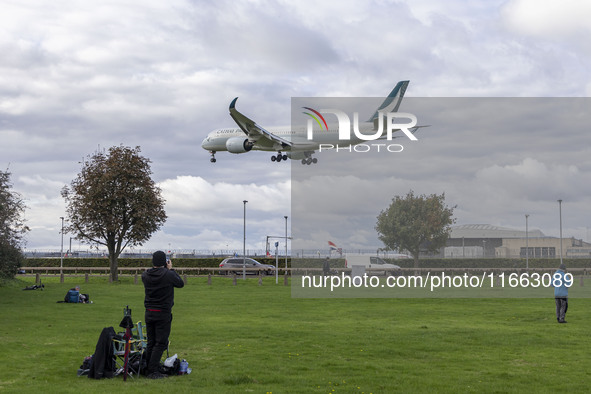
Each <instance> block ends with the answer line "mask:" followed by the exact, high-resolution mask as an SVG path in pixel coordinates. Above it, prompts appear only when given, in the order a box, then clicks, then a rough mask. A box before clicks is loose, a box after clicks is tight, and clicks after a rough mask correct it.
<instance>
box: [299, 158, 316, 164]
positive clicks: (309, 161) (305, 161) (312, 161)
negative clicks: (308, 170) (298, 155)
mask: <svg viewBox="0 0 591 394" xmlns="http://www.w3.org/2000/svg"><path fill="white" fill-rule="evenodd" d="M316 163H318V159H317V158H315V157H314V158H312V157H308V158H305V159H302V164H303V165H310V164H316Z"/></svg>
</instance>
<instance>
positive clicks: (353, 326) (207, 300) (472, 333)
mask: <svg viewBox="0 0 591 394" xmlns="http://www.w3.org/2000/svg"><path fill="white" fill-rule="evenodd" d="M33 282H34V279H32V278H27V279H24V280H23V279H21V280H17V281H15V282H12V283H9V284H5V285H3V286H2V287H0V316H1V319H2V320H1V325H0V340H1V343H2V345H3V349H2V355H1V356H0V392H2V393H4V392H6V393H12V392H19V393H22V392H39V391H42V392H59V393H68V392H72V393H74V392H76V393H103V392H118V393H126V392H142V393H149V392H161V391H163V390H166V391H169V392H171V393H172V392H175V393H176V392H203V393H245V392H254V393H310V392H317V393H387V392H556V391H562V392H566V391H568V392H587V391H588V385H589V380H590V375H591V372H590V371H591V368H590V362H591V357H590V356H589V348H590V346H589V345H590V342H591V341H590V339H589V327H591V317H590V314H589V311H590V310H591V308H590V307H591V300H590V299H576V298H575V299H571V300H570V301H569V311H568V314H567V321H568V322H569V323H568V324H557V322H556V318H555V315H554V299H553V298H552V294H551V293H550V294H549V297H548V298H547V299H297V298H291V288H290V287H289V286H283V284H282V281H280V284H279V285H275V279H274V278H265V280H264V282H263V285H262V286H258V281H257V280H256V279H248V280H246V281H241V280H239V281H238V285H237V286H233V285H232V281H231V279H227V278H213V284H212V285H211V286H209V285H207V279H205V278H189V280H188V284H187V286H185V288H183V289H177V290H176V293H175V307H174V320H173V324H172V334H171V338H170V340H171V346H170V350H171V354H174V353H178V355H179V357H181V358H185V359H187V360H188V361H189V367H190V368H192V369H193V373H192V374H191V375H185V376H176V377H170V378H168V379H166V380H159V381H153V380H148V379H145V378H138V379H132V380H127V382H124V381H123V380H122V378H121V377H118V378H114V379H107V380H100V381H96V380H91V379H87V378H85V377H81V378H80V377H77V376H76V370H77V369H78V367H79V366H80V364H81V363H82V361H83V359H84V357H85V356H87V355H90V354H92V353H93V352H94V348H95V345H96V341H97V339H98V336H99V334H100V332H101V330H102V328H103V327H108V326H113V327H115V329H116V330H117V331H119V329H118V327H117V326H118V324H119V322H120V321H121V318H122V316H123V312H122V311H123V308H124V307H125V305H129V306H130V308H132V310H133V319H134V321H137V320H143V286H142V285H141V284H139V285H135V284H133V280H132V279H128V278H124V279H123V280H122V281H121V283H117V284H109V283H108V282H107V280H106V279H100V278H91V280H90V283H88V284H85V283H81V282H83V280H77V279H75V278H66V283H63V284H61V283H59V281H58V279H44V280H43V282H44V283H45V285H46V287H45V290H43V291H40V290H35V291H23V290H21V289H22V288H24V287H25V286H26V285H30V284H33ZM75 284H80V285H81V287H82V291H83V292H84V293H89V294H90V297H91V299H92V300H93V301H94V303H93V304H90V305H82V304H58V303H56V301H58V300H61V299H63V296H64V294H65V293H66V291H67V289H68V288H71V287H73V286H74V285H75Z"/></svg>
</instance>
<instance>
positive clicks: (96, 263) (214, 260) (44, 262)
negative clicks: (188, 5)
mask: <svg viewBox="0 0 591 394" xmlns="http://www.w3.org/2000/svg"><path fill="white" fill-rule="evenodd" d="M223 259H224V258H223V257H208V258H177V259H173V264H174V266H175V267H183V268H190V267H196V268H207V267H211V268H215V267H217V266H219V265H220V263H221V262H222V260H223ZM256 260H257V261H259V262H260V263H262V264H271V265H275V259H274V258H266V257H265V258H257V259H256ZM295 261H296V265H297V267H300V268H322V264H323V262H324V259H311V258H308V259H296V260H295ZM385 261H386V262H387V263H390V264H396V265H399V266H400V267H402V268H412V267H413V266H414V260H412V259H385ZM563 262H564V264H566V266H567V268H591V259H588V258H585V259H563ZM22 265H23V266H26V267H59V266H60V259H59V258H50V257H46V258H37V257H34V258H26V259H25V260H24V261H23V263H22ZM287 265H288V267H291V259H288V264H287ZM559 265H560V259H529V267H530V268H558V266H559ZM108 266H109V260H108V259H107V258H105V257H102V258H64V267H108ZM118 266H119V267H151V266H152V260H151V259H149V258H147V259H138V258H120V259H119V260H118ZM284 266H285V258H283V259H280V260H279V267H280V268H281V267H284ZM330 266H331V268H344V267H345V259H330ZM419 267H421V268H525V259H424V260H420V261H419Z"/></svg>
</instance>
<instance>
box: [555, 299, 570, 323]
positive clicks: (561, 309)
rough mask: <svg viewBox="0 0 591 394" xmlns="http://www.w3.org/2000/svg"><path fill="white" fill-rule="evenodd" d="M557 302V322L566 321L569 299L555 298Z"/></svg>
mask: <svg viewBox="0 0 591 394" xmlns="http://www.w3.org/2000/svg"><path fill="white" fill-rule="evenodd" d="M555 300H556V320H558V321H564V317H565V315H566V311H567V310H568V298H555Z"/></svg>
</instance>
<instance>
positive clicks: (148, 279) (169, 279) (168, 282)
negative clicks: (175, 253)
mask: <svg viewBox="0 0 591 394" xmlns="http://www.w3.org/2000/svg"><path fill="white" fill-rule="evenodd" d="M152 265H153V268H150V269H149V270H147V271H144V272H143V273H142V282H143V283H144V289H145V294H146V295H145V298H144V306H145V308H146V315H145V321H146V331H147V335H148V347H147V349H146V360H147V362H148V377H149V378H151V379H159V378H164V377H166V375H163V374H161V373H160V372H159V371H158V369H159V366H160V359H161V358H162V353H163V352H164V350H165V349H166V347H167V346H168V336H169V335H170V326H171V323H172V306H173V305H174V288H175V287H179V288H180V287H183V286H184V285H185V283H184V282H183V280H182V279H181V277H180V276H179V274H177V273H176V272H175V271H174V270H173V269H172V262H171V261H170V260H167V259H166V254H165V253H164V252H162V251H160V250H159V251H157V252H155V253H154V254H153V255H152Z"/></svg>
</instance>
